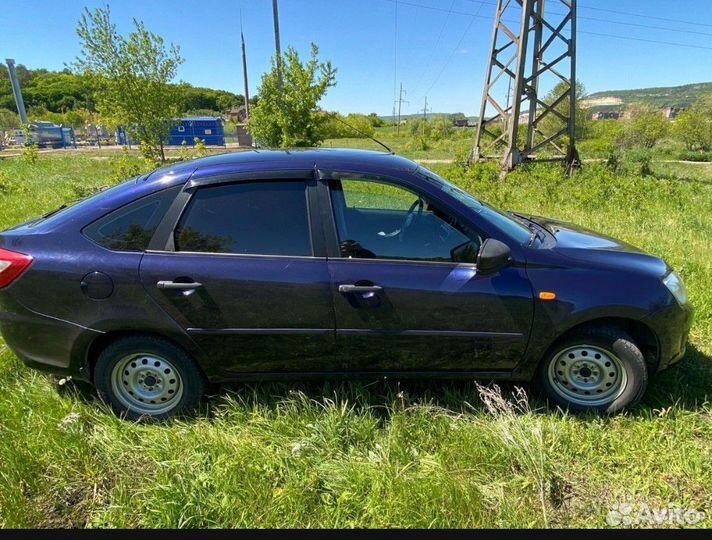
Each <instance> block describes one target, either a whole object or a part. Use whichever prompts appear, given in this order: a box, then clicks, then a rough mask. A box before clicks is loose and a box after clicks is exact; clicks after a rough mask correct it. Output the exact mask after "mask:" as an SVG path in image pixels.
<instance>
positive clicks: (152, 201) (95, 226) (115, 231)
mask: <svg viewBox="0 0 712 540" xmlns="http://www.w3.org/2000/svg"><path fill="white" fill-rule="evenodd" d="M182 187H183V186H176V187H173V188H170V189H165V190H163V191H159V192H158V193H154V194H152V195H148V196H146V197H142V198H140V199H138V200H137V201H134V202H132V203H129V204H127V205H124V206H122V207H121V208H119V209H118V210H114V211H113V212H111V213H110V214H107V215H106V216H104V217H102V218H99V219H98V220H96V221H95V222H94V223H92V224H91V225H89V226H87V227H85V228H84V231H83V232H84V234H85V235H87V236H88V237H89V238H91V239H92V240H93V241H94V242H96V243H97V244H99V245H101V246H104V247H105V248H108V249H112V250H115V251H144V250H146V249H147V248H148V243H149V242H150V241H151V238H152V237H153V233H155V232H156V228H157V227H158V224H159V223H160V222H161V220H162V219H163V216H164V215H165V214H166V211H167V210H168V208H169V207H170V205H171V203H172V202H173V199H175V197H176V195H178V192H180V190H181V189H182Z"/></svg>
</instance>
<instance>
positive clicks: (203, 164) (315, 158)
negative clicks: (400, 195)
mask: <svg viewBox="0 0 712 540" xmlns="http://www.w3.org/2000/svg"><path fill="white" fill-rule="evenodd" d="M320 166H323V167H330V168H341V169H343V170H354V169H358V170H364V171H365V172H366V171H378V170H382V171H384V172H385V171H387V170H401V171H403V170H405V171H414V170H415V169H417V168H418V165H417V164H416V163H415V162H413V161H411V160H409V159H406V158H404V157H401V156H397V155H395V154H389V153H386V152H374V151H371V150H354V149H337V148H320V149H296V150H259V149H256V150H243V151H237V152H228V153H225V154H217V155H212V156H208V157H204V158H199V159H194V160H190V161H183V162H180V163H175V164H171V165H168V166H166V167H162V168H160V169H157V170H156V171H154V172H152V173H151V174H149V175H147V176H144V177H142V178H141V180H143V181H144V182H147V183H153V182H161V181H165V179H166V177H167V176H172V177H174V178H183V179H185V177H186V175H190V176H191V177H192V178H203V177H208V176H213V175H218V174H220V175H222V174H229V173H231V172H235V173H237V172H250V171H253V170H262V171H264V170H270V171H280V170H294V169H313V168H315V167H320Z"/></svg>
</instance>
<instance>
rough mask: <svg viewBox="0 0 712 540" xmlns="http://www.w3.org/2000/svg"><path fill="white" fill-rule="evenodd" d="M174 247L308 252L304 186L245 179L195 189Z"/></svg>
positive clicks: (256, 252)
mask: <svg viewBox="0 0 712 540" xmlns="http://www.w3.org/2000/svg"><path fill="white" fill-rule="evenodd" d="M175 247H176V251H197V252H204V253H240V254H246V255H293V256H310V255H311V254H312V247H311V236H310V233H309V217H308V214H307V200H306V184H305V183H304V182H269V181H268V182H250V183H238V184H228V185H222V186H213V187H204V188H200V189H198V190H197V191H196V192H195V194H194V195H193V197H192V198H191V200H190V203H189V204H188V208H187V209H186V211H185V213H184V214H183V216H182V217H181V219H180V221H179V222H178V227H177V228H176V231H175Z"/></svg>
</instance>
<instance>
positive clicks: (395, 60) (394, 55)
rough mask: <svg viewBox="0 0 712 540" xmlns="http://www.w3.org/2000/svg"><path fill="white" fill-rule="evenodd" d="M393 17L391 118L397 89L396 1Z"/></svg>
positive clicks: (394, 108)
mask: <svg viewBox="0 0 712 540" xmlns="http://www.w3.org/2000/svg"><path fill="white" fill-rule="evenodd" d="M394 4H395V9H394V16H393V116H395V115H396V105H395V103H396V88H397V87H398V0H395V2H394Z"/></svg>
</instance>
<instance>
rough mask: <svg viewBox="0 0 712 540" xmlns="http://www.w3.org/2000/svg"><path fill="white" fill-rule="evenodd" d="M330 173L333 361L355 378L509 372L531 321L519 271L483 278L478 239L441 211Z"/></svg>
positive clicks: (388, 186)
mask: <svg viewBox="0 0 712 540" xmlns="http://www.w3.org/2000/svg"><path fill="white" fill-rule="evenodd" d="M330 176H331V178H332V179H331V180H329V181H328V186H329V193H330V200H331V204H332V209H333V214H334V220H335V225H336V227H335V229H336V235H337V236H338V243H339V252H340V254H341V257H337V258H330V259H329V272H330V274H331V279H332V282H333V289H332V290H333V295H334V306H335V313H336V335H337V337H336V340H337V341H336V343H337V352H338V355H339V357H340V358H342V359H345V360H344V361H346V362H348V363H349V366H350V368H351V369H355V370H359V371H432V370H445V371H447V370H483V371H496V370H506V369H512V368H513V367H514V366H515V365H516V364H517V363H518V361H519V360H520V359H521V357H522V355H523V353H524V350H525V347H526V344H527V340H528V335H529V330H530V327H531V322H532V309H533V302H532V292H531V287H530V285H529V282H528V280H527V278H526V275H525V272H524V268H523V267H520V266H518V265H516V264H515V265H511V266H509V267H507V268H505V269H504V270H501V271H500V272H498V273H496V274H494V275H481V274H479V273H478V272H477V268H476V264H475V263H476V256H477V253H478V250H479V246H480V244H481V242H482V241H483V240H484V238H483V237H482V235H481V234H480V233H478V232H477V231H476V230H474V228H472V226H470V225H465V224H464V223H463V222H462V220H458V219H456V218H454V217H452V215H450V214H449V213H448V212H447V211H446V210H445V209H443V208H442V205H441V207H438V205H436V204H434V203H432V202H431V201H429V200H428V198H427V197H426V196H423V195H421V194H419V193H416V192H415V191H414V190H412V189H410V188H406V187H404V186H403V184H402V183H396V182H395V181H394V182H390V181H388V180H384V179H382V178H380V179H378V180H371V179H369V178H368V177H364V176H358V177H356V176H355V175H349V174H339V173H332V174H331V175H330ZM440 204H441V203H440Z"/></svg>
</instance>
